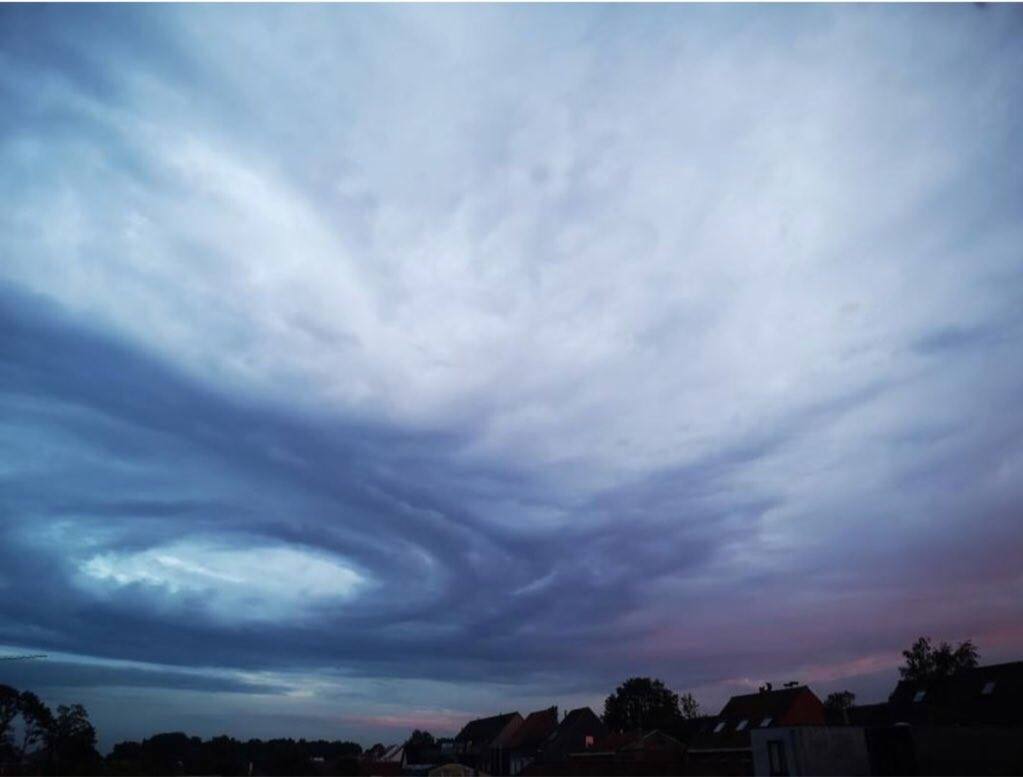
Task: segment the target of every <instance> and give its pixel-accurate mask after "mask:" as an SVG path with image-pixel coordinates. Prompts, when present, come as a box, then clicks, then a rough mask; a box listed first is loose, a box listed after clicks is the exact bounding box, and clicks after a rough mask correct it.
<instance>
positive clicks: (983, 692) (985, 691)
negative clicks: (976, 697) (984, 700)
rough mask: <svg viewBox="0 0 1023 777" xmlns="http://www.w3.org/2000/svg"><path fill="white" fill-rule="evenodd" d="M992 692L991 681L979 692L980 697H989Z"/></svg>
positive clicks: (993, 683) (993, 689)
mask: <svg viewBox="0 0 1023 777" xmlns="http://www.w3.org/2000/svg"><path fill="white" fill-rule="evenodd" d="M994 692H995V681H994V680H992V681H991V682H989V683H984V687H983V688H981V690H980V693H981V696H990V695H991V694H992V693H994Z"/></svg>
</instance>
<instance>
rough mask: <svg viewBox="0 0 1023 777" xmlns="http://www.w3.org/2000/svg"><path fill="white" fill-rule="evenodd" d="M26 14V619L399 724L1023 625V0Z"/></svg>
mask: <svg viewBox="0 0 1023 777" xmlns="http://www.w3.org/2000/svg"><path fill="white" fill-rule="evenodd" d="M0 13H2V14H3V23H2V24H0V57H2V64H3V67H2V68H0V106H2V107H3V108H4V109H5V110H2V111H0V116H2V118H0V170H2V171H3V172H2V173H0V196H2V197H3V200H4V202H5V203H7V204H8V207H6V208H5V209H4V211H3V213H2V214H0V235H2V237H0V257H2V262H0V356H2V361H0V426H2V434H0V492H2V494H3V496H2V497H0V535H2V542H0V562H2V563H0V590H2V591H3V594H4V595H3V597H2V600H0V601H2V603H0V615H2V618H0V640H3V641H5V642H7V643H8V644H10V645H12V646H24V647H31V648H33V649H42V650H47V651H64V652H68V653H74V654H75V655H78V656H82V657H84V658H83V660H86V659H87V660H90V661H94V662H96V661H121V662H125V661H133V662H141V663H143V664H144V665H145V666H147V667H154V666H155V667H161V669H160V670H159V671H160V672H171V673H173V672H189V671H201V672H203V673H204V674H207V675H210V676H222V677H224V678H228V679H226V680H225V682H226V683H228V686H229V687H227V686H225V687H222V688H214V687H212V686H211V687H210V688H209V697H208V702H207V703H206V706H205V707H203V711H202V713H201V715H200V718H201V719H202V720H204V721H206V723H204V725H208V726H210V727H212V728H216V724H215V721H216V720H217V715H218V714H219V715H221V716H223V715H228V714H229V712H228V711H230V714H231V715H233V717H232V719H233V720H238V721H241V720H246V721H248V723H246V725H251V727H252V730H261V731H262V730H264V729H266V728H272V720H270V717H272V716H277V717H276V719H277V720H279V721H285V720H288V721H292V722H294V724H295V725H296V726H301V725H311V724H310V720H312V719H314V718H315V719H316V720H319V721H321V723H322V725H324V726H326V725H327V724H326V723H323V721H327V720H330V721H335V722H336V720H337V719H338V717H340V716H347V719H348V720H350V721H355V720H356V719H357V718H358V719H359V720H361V721H362V722H361V723H359V724H358V725H360V726H363V727H364V728H363V729H360V730H362V731H365V732H367V736H370V735H374V734H372V732H373V731H383V730H385V729H387V725H389V724H387V721H391V722H392V723H393V721H395V720H399V719H402V717H401V716H402V715H405V714H406V712H407V710H415V711H416V712H415V715H417V716H418V715H420V714H422V715H423V716H429V715H441V716H444V715H449V714H455V713H452V712H451V711H452V710H459V711H465V714H471V713H472V712H475V711H481V712H485V711H493V710H494V709H497V708H501V709H504V708H505V707H508V706H509V705H514V704H520V705H521V706H523V708H525V706H526V705H527V704H532V705H535V707H542V706H546V704H547V703H551V702H553V701H557V699H549V701H547V700H546V699H548V697H549V696H558V697H559V698H561V699H571V700H574V701H577V702H583V701H585V702H586V703H591V702H592V701H593V700H596V701H599V698H600V696H602V695H603V694H605V693H606V692H607V691H609V690H610V689H611V688H613V687H614V685H615V684H616V683H617V682H618V681H620V680H621V679H622V678H623V676H625V675H627V674H632V673H642V674H647V673H656V674H659V675H661V676H664V677H665V679H667V680H668V681H669V682H670V683H672V684H674V685H676V686H679V687H682V688H684V687H694V688H701V689H703V692H704V693H706V694H708V697H709V698H711V699H713V697H714V695H715V694H717V695H718V696H720V695H723V694H725V693H726V692H727V690H728V689H730V688H733V687H736V686H735V683H736V682H739V681H740V680H741V679H742V678H747V679H749V678H750V677H752V676H753V675H756V676H757V677H760V676H761V675H762V676H763V679H768V678H769V677H775V676H776V675H777V674H788V673H790V672H796V671H800V670H805V672H806V673H807V676H812V677H814V678H821V682H822V683H832V682H838V681H839V680H841V679H843V678H845V677H847V676H854V675H855V674H856V673H861V674H863V676H864V677H868V676H869V678H868V680H865V681H864V682H869V684H871V685H870V687H871V688H876V687H878V682H879V681H878V680H877V679H876V677H875V675H877V674H878V673H879V672H883V671H885V669H884V666H883V665H882V664H883V660H882V659H879V658H878V657H879V656H880V657H885V656H891V655H896V656H897V654H898V650H899V649H900V648H901V646H903V645H904V644H905V643H906V641H907V640H910V639H912V638H913V637H915V636H916V635H917V634H918V633H923V632H926V633H932V634H935V635H940V636H943V637H947V638H950V639H954V638H965V637H968V636H971V635H982V634H987V635H993V636H992V638H991V639H992V642H991V644H992V646H993V647H992V650H993V651H994V652H995V654H999V655H1000V654H1001V653H999V652H998V651H1002V653H1004V654H1006V655H1008V654H1009V652H1010V651H1012V650H1013V649H1016V650H1018V647H1019V645H1020V644H1021V643H1020V642H1019V640H1018V636H1017V637H1014V636H1013V632H1011V631H1006V628H1007V626H1006V624H1011V623H1014V622H1016V621H1018V619H1019V615H1020V611H1019V597H1018V596H1014V595H1013V593H1014V592H1016V591H1018V589H1019V585H1020V578H1019V572H1018V570H1019V569H1020V568H1021V566H1020V562H1021V561H1023V559H1021V558H1020V554H1019V552H1018V548H1019V547H1020V544H1019V542H1018V540H1019V526H1018V521H1016V520H1015V517H1016V513H1015V505H1017V504H1018V503H1019V499H1020V497H1021V496H1023V494H1021V493H1020V486H1019V484H1020V483H1023V478H1020V477H1018V471H1019V469H1020V466H1021V462H1023V449H1021V447H1020V444H1019V442H1018V441H1019V440H1020V439H1021V437H1020V433H1021V432H1023V429H1021V423H1023V422H1021V419H1020V415H1019V413H1018V409H1017V405H1018V401H1017V397H1018V396H1019V393H1020V389H1021V387H1023V364H1021V362H1020V360H1019V359H1018V358H1015V357H1016V353H1017V351H1018V350H1019V343H1020V340H1021V335H1023V318H1021V316H1020V313H1019V311H1020V310H1021V307H1020V302H1021V293H1020V292H1021V288H1023V286H1021V281H1023V275H1021V272H1020V270H1021V265H1020V257H1019V250H1018V246H1019V245H1020V238H1021V233H1020V226H1019V225H1020V219H1019V215H1020V205H1021V202H1023V197H1021V195H1023V192H1021V190H1020V184H1019V181H1020V180H1023V177H1021V176H1020V175H1019V173H1020V170H1019V162H1017V161H1015V160H1016V159H1017V156H1018V155H1017V154H1015V153H1014V150H1015V148H1016V146H1017V145H1018V142H1017V141H1018V136H1019V133H1020V128H1021V118H1023V114H1021V112H1020V107H1019V99H1018V97H1017V96H1016V95H1017V91H1018V90H1017V88H1016V82H1017V80H1018V79H1017V77H1016V73H1018V72H1019V70H1020V67H1021V66H1023V62H1021V60H1023V49H1021V47H1020V46H1019V44H1018V40H1019V32H1020V23H1021V18H1023V17H1021V16H1020V14H1019V12H1018V11H1017V10H1016V9H1012V8H989V9H987V10H986V11H985V12H984V13H977V12H976V11H975V10H974V9H972V8H966V7H961V8H943V9H940V10H933V11H928V12H926V13H924V12H921V11H920V10H919V9H912V8H898V9H896V8H809V9H794V8H793V9H749V8H728V9H726V8H720V9H712V8H695V7H694V8H684V9H683V8H629V9H624V8H581V7H580V8H543V9H539V8H536V9H533V8H530V9H526V8H483V7H479V8H457V9H456V8H435V9H429V11H426V10H424V9H413V8H402V9H387V8H292V7H282V8H252V9H249V8H231V9H226V8H197V7H187V8H186V7H182V8H145V9H142V8H116V9H115V8H103V9H96V10H95V11H91V12H89V13H84V12H82V11H80V10H78V9H72V8H28V7H26V8H9V9H4V10H3V11H2V12H0ZM211 31H214V32H215V33H216V37H217V45H216V46H210V45H209V36H210V34H211ZM936 569H940V570H942V574H941V576H940V579H936V578H935V572H934V570H936ZM1014 646H1015V647H1014ZM981 647H982V650H983V648H984V645H983V644H982V646H981ZM808 654H812V655H813V656H814V658H813V660H809V659H808V658H807V655H808ZM819 656H826V657H827V659H826V660H823V659H819V658H818V657H819ZM879 662H881V663H879ZM51 665H52V664H51ZM41 666H42V665H41ZM889 668H890V667H889ZM18 671H21V669H19V670H18ZM24 671H26V672H28V671H29V670H28V669H27V668H26V669H25V670H24ZM83 671H84V670H83ZM97 671H98V670H97ZM104 671H107V670H104ZM153 671H156V670H153ZM31 672H33V673H34V674H32V675H27V674H26V675H24V679H25V681H26V682H36V681H38V680H39V678H40V677H41V675H40V674H39V673H41V672H43V669H42V668H40V667H33V668H32V669H31ZM62 672H63V670H62ZM239 672H242V673H268V674H269V675H273V676H274V679H271V680H265V681H261V682H265V683H266V685H267V686H268V687H272V688H277V689H284V688H288V689H290V690H288V691H286V692H280V693H272V692H269V691H268V692H267V694H266V696H268V697H273V700H272V701H265V704H264V709H265V710H266V713H265V714H266V715H267V716H270V717H268V718H267V719H266V720H256V719H255V718H251V717H239V714H240V712H239V709H238V708H237V707H236V706H234V705H236V704H238V702H237V701H236V700H232V699H231V698H230V697H231V695H232V693H233V692H234V691H232V690H231V689H232V688H236V687H237V686H235V685H232V683H234V682H235V680H233V679H231V678H235V677H236V676H237V673H239ZM67 673H68V674H70V673H71V670H68V671H67ZM293 675H294V676H293ZM83 676H84V675H83ZM91 676H92V675H90V677H91ZM296 676H297V677H296ZM106 677H108V675H106V674H103V675H95V676H94V678H95V683H94V685H91V686H89V687H90V688H91V689H92V690H91V691H90V693H91V694H92V696H90V697H89V698H90V699H92V701H93V703H94V704H95V705H96V708H97V709H99V710H102V711H103V712H102V714H103V715H104V716H106V717H105V718H104V721H106V722H109V724H110V725H111V726H118V725H124V721H121V722H120V723H119V722H118V720H119V719H118V715H119V714H121V713H119V712H118V705H119V703H120V702H119V701H118V700H119V699H121V697H120V696H118V697H117V698H116V699H115V695H116V694H115V695H111V694H112V693H113V692H111V693H107V692H106V691H104V690H103V686H102V685H101V683H107V685H108V686H109V688H121V686H118V685H117V680H116V679H115V678H113V676H112V675H109V677H110V679H109V681H108V680H106V679H104V678H106ZM282 678H283V679H282ZM737 678H738V679H737ZM870 678H873V679H870ZM15 679H17V678H15ZM90 682H93V681H92V680H90ZM168 682H169V681H168ZM374 683H384V684H385V685H384V686H380V687H377V686H374V685H373V684H374ZM431 683H433V684H431ZM354 686H358V687H359V688H360V689H361V690H360V692H359V694H355V695H353V693H352V691H351V689H352V687H354ZM83 687H85V686H84V685H83ZM161 687H163V686H161ZM865 687H866V686H865ZM174 688H177V686H168V687H166V688H164V698H166V699H167V700H168V704H170V700H171V699H177V698H179V697H175V696H174V695H173V694H172V693H171V691H172V690H174ZM367 688H372V690H366V689H367ZM126 692H127V691H124V690H123V688H122V689H121V690H119V691H117V693H118V694H122V693H126ZM190 692H191V691H190ZM545 694H546V695H547V696H545ZM382 699H383V701H382ZM179 700H180V699H179ZM385 702H386V703H385ZM174 703H178V702H174ZM261 703H262V702H261ZM181 704H184V705H185V706H187V704H185V702H181ZM188 704H191V705H193V706H195V703H194V701H190V702H188ZM170 708H171V707H168V709H170ZM403 710H404V711H403ZM261 714H262V713H261ZM458 714H461V713H458ZM417 719H418V718H417ZM445 719H446V718H445ZM331 725H333V723H332V724H331ZM352 725H353V726H354V725H356V724H355V723H352ZM374 726H377V727H378V728H376V729H374V728H373V727H374ZM139 733H147V732H139Z"/></svg>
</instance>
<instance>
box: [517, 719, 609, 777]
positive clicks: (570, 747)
mask: <svg viewBox="0 0 1023 777" xmlns="http://www.w3.org/2000/svg"><path fill="white" fill-rule="evenodd" d="M607 734H608V731H607V726H605V725H604V721H602V720H601V719H600V718H599V717H598V716H597V714H596V713H595V712H594V711H593V710H591V709H590V708H589V707H579V708H578V709H574V710H572V711H571V712H568V713H566V714H565V717H564V718H563V719H562V720H561V723H559V724H558V727H557V728H556V729H555V730H554V731H553V733H551V734H550V736H548V737H547V740H546V741H545V742H544V743H543V746H542V747H541V748H540V751H539V753H538V754H537V757H536V760H535V761H534V762H533V763H531V764H530V765H529V766H527V767H525V768H524V769H523V771H522V772H521V774H523V775H530V774H561V773H562V771H563V770H564V767H566V765H567V764H568V761H569V757H570V756H571V755H572V754H573V753H579V752H582V751H585V750H589V749H590V748H592V747H593V746H594V745H595V744H596V742H597V741H598V740H601V739H603V738H605V737H606V736H607Z"/></svg>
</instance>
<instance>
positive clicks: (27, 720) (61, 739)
mask: <svg viewBox="0 0 1023 777" xmlns="http://www.w3.org/2000/svg"><path fill="white" fill-rule="evenodd" d="M361 755H362V747H361V746H360V745H359V744H358V743H356V742H339V741H335V742H328V741H326V740H323V739H319V740H313V741H309V740H305V739H299V740H294V739H270V740H267V741H265V742H264V741H262V740H260V739H249V740H247V741H244V742H243V741H239V740H237V739H233V738H232V737H228V736H219V737H213V738H211V739H206V740H203V739H200V738H199V737H190V736H188V735H187V734H183V733H180V732H174V733H168V734H156V735H155V736H152V737H149V738H148V739H144V740H142V741H141V742H120V743H118V744H117V745H115V746H114V749H113V750H112V751H111V752H110V755H108V756H107V757H106V758H104V757H103V756H102V755H100V754H99V751H98V750H97V749H96V730H95V728H93V726H92V723H90V722H89V715H88V713H87V712H86V710H85V708H84V707H83V706H82V705H80V704H75V705H72V706H63V705H62V706H60V707H57V711H56V713H54V712H53V711H52V710H51V709H50V708H49V707H47V706H46V704H45V703H43V701H42V700H41V699H40V698H39V697H38V696H36V695H35V694H34V693H32V692H31V691H17V690H15V689H14V688H11V687H10V686H7V685H0V775H4V776H5V777H12V776H14V775H26V776H27V775H33V776H36V777H49V776H50V775H76V776H81V777H92V776H94V775H95V776H96V777H99V775H133V774H138V775H152V776H153V777H157V776H162V775H184V774H188V775H223V776H224V777H230V776H232V775H246V776H247V775H289V774H315V775H357V774H358V773H359V756H361Z"/></svg>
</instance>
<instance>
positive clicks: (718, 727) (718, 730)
mask: <svg viewBox="0 0 1023 777" xmlns="http://www.w3.org/2000/svg"><path fill="white" fill-rule="evenodd" d="M724 727H725V722H724V721H723V720H722V721H721V722H720V723H718V724H717V725H716V726H714V733H715V734H720V733H721V730H722V729H723V728H724Z"/></svg>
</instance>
